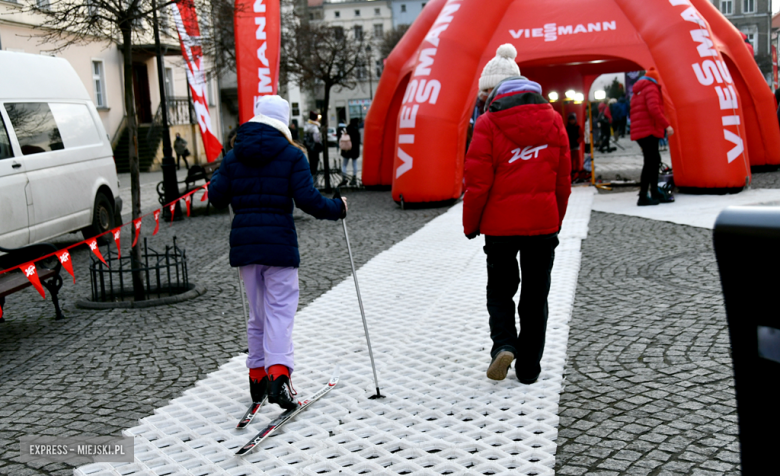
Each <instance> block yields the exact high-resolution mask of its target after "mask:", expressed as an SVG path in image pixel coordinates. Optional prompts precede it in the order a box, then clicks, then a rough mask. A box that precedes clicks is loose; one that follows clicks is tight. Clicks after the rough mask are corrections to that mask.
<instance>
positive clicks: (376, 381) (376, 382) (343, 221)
mask: <svg viewBox="0 0 780 476" xmlns="http://www.w3.org/2000/svg"><path fill="white" fill-rule="evenodd" d="M333 198H339V199H340V198H341V192H340V191H339V189H338V188H337V189H336V193H335V194H334V197H333ZM341 224H342V225H343V226H344V238H345V239H346V240H347V251H348V252H349V264H350V265H351V266H352V278H353V279H354V280H355V291H357V298H358V304H359V305H360V315H361V317H362V318H363V330H364V331H365V333H366V344H368V356H369V357H370V358H371V370H373V371H374V385H375V386H376V395H371V396H370V397H368V398H369V400H374V399H376V398H385V396H384V395H382V394H381V393H379V379H377V376H376V364H374V351H373V350H372V349H371V338H370V337H369V336H368V322H367V321H366V311H365V310H364V309H363V298H362V297H361V296H360V285H359V284H358V278H357V272H356V271H355V260H354V259H353V258H352V247H351V246H350V245H349V233H347V219H346V218H342V219H341Z"/></svg>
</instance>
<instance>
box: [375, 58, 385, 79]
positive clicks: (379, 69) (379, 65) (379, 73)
mask: <svg viewBox="0 0 780 476" xmlns="http://www.w3.org/2000/svg"><path fill="white" fill-rule="evenodd" d="M375 66H376V77H377V78H378V77H380V76H382V69H383V68H384V64H382V60H377V61H376V64H375Z"/></svg>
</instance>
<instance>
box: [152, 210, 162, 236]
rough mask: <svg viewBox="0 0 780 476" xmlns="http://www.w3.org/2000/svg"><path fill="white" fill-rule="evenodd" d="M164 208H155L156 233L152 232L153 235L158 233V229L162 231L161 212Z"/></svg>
mask: <svg viewBox="0 0 780 476" xmlns="http://www.w3.org/2000/svg"><path fill="white" fill-rule="evenodd" d="M161 211H162V210H155V212H154V223H155V225H154V233H152V236H154V235H156V234H157V232H158V231H160V212H161Z"/></svg>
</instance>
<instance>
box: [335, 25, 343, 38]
mask: <svg viewBox="0 0 780 476" xmlns="http://www.w3.org/2000/svg"><path fill="white" fill-rule="evenodd" d="M333 36H335V37H336V39H337V40H343V39H344V28H342V27H340V26H334V27H333Z"/></svg>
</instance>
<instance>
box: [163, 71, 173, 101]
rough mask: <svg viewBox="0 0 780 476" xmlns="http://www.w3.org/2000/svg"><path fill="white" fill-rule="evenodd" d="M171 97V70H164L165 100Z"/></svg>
mask: <svg viewBox="0 0 780 476" xmlns="http://www.w3.org/2000/svg"><path fill="white" fill-rule="evenodd" d="M172 97H173V69H171V68H165V99H171V98H172Z"/></svg>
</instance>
